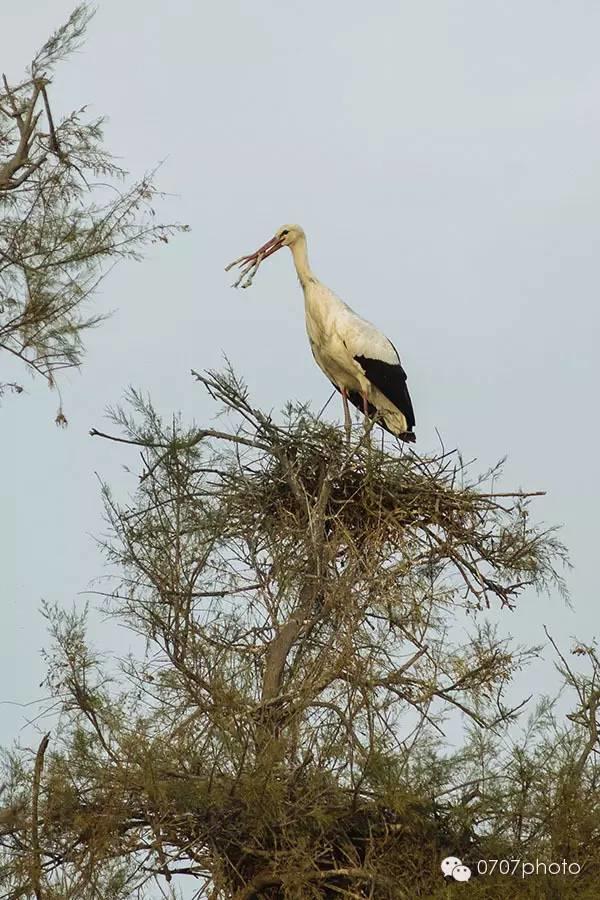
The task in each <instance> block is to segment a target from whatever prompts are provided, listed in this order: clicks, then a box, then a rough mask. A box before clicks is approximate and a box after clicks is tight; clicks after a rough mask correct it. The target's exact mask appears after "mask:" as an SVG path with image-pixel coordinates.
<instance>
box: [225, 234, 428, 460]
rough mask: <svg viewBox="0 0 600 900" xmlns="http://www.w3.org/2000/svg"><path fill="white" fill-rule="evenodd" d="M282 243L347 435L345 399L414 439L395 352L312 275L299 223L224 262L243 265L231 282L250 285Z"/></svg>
mask: <svg viewBox="0 0 600 900" xmlns="http://www.w3.org/2000/svg"><path fill="white" fill-rule="evenodd" d="M282 247H289V248H290V250H291V252H292V257H293V259H294V265H295V266H296V272H297V273H298V278H299V280H300V284H301V285H302V290H303V291H304V310H305V314H306V331H307V332H308V339H309V341H310V347H311V350H312V352H313V356H314V358H315V360H316V362H317V365H318V366H319V367H320V368H321V369H322V370H323V372H324V373H325V375H326V376H327V378H329V380H330V381H331V383H332V384H333V386H334V387H335V388H336V389H337V390H338V391H339V392H340V393H341V395H342V402H343V404H344V425H345V428H346V434H347V435H348V437H349V436H350V429H351V419H350V410H349V408H348V400H349V401H350V402H351V403H353V404H354V406H356V407H358V409H360V410H362V412H363V413H364V414H365V416H367V417H370V418H373V417H375V418H376V420H377V421H378V423H379V424H380V425H381V426H382V427H383V428H385V430H386V431H389V432H390V433H391V434H393V435H395V436H396V437H397V438H400V440H402V441H408V442H413V441H415V440H416V438H415V434H414V432H413V430H412V429H413V427H414V424H415V415H414V412H413V408H412V403H411V399H410V395H409V393H408V388H407V386H406V373H405V371H404V369H403V368H402V365H401V363H400V357H399V356H398V351H397V350H396V348H395V347H394V345H393V344H392V342H391V341H390V340H388V338H386V337H385V335H383V334H381V332H380V331H378V330H377V329H376V328H375V326H374V325H372V324H371V323H370V322H367V321H366V320H365V319H363V318H361V316H359V315H357V314H356V313H355V312H354V310H352V309H350V307H349V306H348V305H347V304H346V303H344V302H343V300H340V299H339V297H337V296H336V295H335V294H334V293H333V291H331V290H329V288H327V287H325V285H324V284H321V282H320V281H319V280H318V279H317V278H315V276H314V275H313V273H312V271H311V268H310V265H309V263H308V253H307V249H306V235H305V234H304V231H303V229H302V228H301V227H300V225H283V226H282V227H281V228H280V229H279V230H278V231H277V232H276V233H275V235H274V237H272V238H271V239H270V240H269V241H267V243H266V244H263V246H262V247H259V248H258V250H256V251H255V252H254V253H250V254H249V255H248V256H242V257H241V258H240V259H237V260H235V262H233V263H231V264H230V265H229V266H227V269H230V268H231V267H232V266H234V265H240V266H242V267H243V268H242V274H241V276H240V278H239V279H238V281H237V282H236V284H235V287H237V286H238V285H239V284H240V283H241V285H242V287H249V286H250V284H251V283H252V278H253V276H254V275H255V274H256V271H257V269H258V266H259V265H260V263H261V262H262V261H263V260H264V259H266V258H267V257H268V256H271V255H272V254H273V253H276V252H277V250H280V249H281V248H282ZM246 276H247V277H246ZM244 278H245V280H244Z"/></svg>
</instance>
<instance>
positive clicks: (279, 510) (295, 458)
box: [194, 373, 564, 606]
mask: <svg viewBox="0 0 600 900" xmlns="http://www.w3.org/2000/svg"><path fill="white" fill-rule="evenodd" d="M194 374H195V375H196V377H197V378H198V379H199V380H201V381H202V382H203V383H204V385H205V387H206V388H207V389H208V390H209V392H210V393H211V395H212V396H214V397H215V398H216V399H220V400H222V401H224V402H225V403H226V404H227V405H228V407H229V409H232V408H233V409H234V410H235V411H241V412H242V414H243V418H244V424H243V425H242V426H241V428H240V430H239V431H238V432H237V433H236V434H235V435H231V437H230V438H229V440H230V441H231V442H232V443H233V444H234V449H233V450H232V451H231V452H229V453H227V452H225V453H224V454H223V453H219V454H218V460H219V465H220V466H221V468H220V469H219V472H220V475H221V478H222V480H221V482H220V484H219V498H220V501H219V502H220V503H221V504H222V505H223V507H224V508H226V510H227V519H228V523H229V528H230V531H231V533H235V532H239V533H242V532H244V531H247V530H248V529H251V528H254V529H255V531H256V533H257V534H261V535H263V536H264V535H269V536H270V540H271V548H272V547H274V546H276V545H278V546H280V547H284V546H285V545H286V544H287V545H289V547H290V548H291V552H293V554H295V555H296V556H298V557H302V558H306V556H307V554H308V555H310V551H309V549H308V548H307V546H306V542H307V541H308V542H309V543H310V542H313V543H314V541H315V539H317V536H318V540H319V541H320V540H321V539H323V540H324V541H325V542H326V543H327V544H328V545H329V547H330V551H331V552H330V554H329V555H330V558H337V559H340V558H343V557H344V556H345V555H347V554H348V553H353V554H355V555H356V554H357V553H358V555H359V556H361V555H362V558H363V559H365V560H366V559H367V558H368V556H369V554H375V556H376V557H377V558H378V559H381V558H383V557H386V558H388V559H395V561H396V563H398V562H399V561H400V560H402V559H404V561H405V562H406V564H407V566H408V565H410V566H411V567H413V568H414V569H415V570H416V568H418V569H419V570H420V571H424V570H429V571H433V570H435V571H437V572H438V574H439V573H441V572H443V571H444V570H449V569H452V571H453V573H454V575H458V576H459V579H461V580H462V582H463V586H464V589H465V596H467V595H468V596H470V598H471V600H474V602H475V605H477V606H482V605H488V606H489V602H490V599H491V597H492V596H495V597H497V598H498V599H499V600H500V602H501V604H502V605H507V606H511V605H512V603H513V600H514V598H515V597H516V595H517V594H518V592H519V591H520V590H521V589H522V588H524V587H525V586H527V585H534V586H535V587H536V588H546V587H547V586H548V585H549V584H559V586H561V584H562V582H561V580H560V577H559V575H558V573H557V571H556V568H555V562H556V559H557V558H559V559H564V548H563V547H562V545H561V544H560V542H559V541H558V540H557V539H556V537H555V534H554V529H544V528H541V527H539V526H535V525H532V524H531V523H530V522H529V514H528V506H529V502H530V500H531V498H533V497H537V496H540V495H542V494H543V491H531V492H525V491H512V492H503V491H497V490H495V485H496V484H497V482H498V479H499V478H500V476H501V470H502V463H499V464H498V465H497V466H495V467H494V468H492V469H490V470H488V471H486V472H484V473H483V474H482V475H475V476H473V475H472V470H473V468H474V464H473V462H465V461H464V460H463V459H462V457H461V456H460V454H459V453H458V452H457V451H449V452H446V451H444V450H442V452H440V453H439V454H435V455H428V456H420V455H419V454H417V453H416V452H415V451H414V450H412V449H409V450H404V449H403V448H401V449H397V448H396V447H395V446H393V445H392V446H390V444H389V443H388V445H384V444H383V443H379V441H380V436H379V431H378V429H374V430H373V428H372V425H371V426H370V427H369V428H368V429H367V430H366V431H365V428H364V426H362V425H358V426H355V440H354V441H353V442H352V444H351V446H350V447H348V446H347V444H346V443H345V442H344V440H343V437H342V434H341V432H340V429H339V428H338V427H336V426H334V425H329V424H327V423H324V422H320V421H318V419H315V417H313V416H311V415H310V414H309V413H308V412H307V411H306V409H304V408H296V409H290V410H289V411H288V421H287V422H286V423H285V424H284V425H275V424H274V423H273V422H272V420H271V419H270V418H267V417H265V416H264V414H261V413H260V412H258V411H257V410H254V409H252V407H251V406H250V404H249V403H248V401H247V396H246V394H245V392H244V390H243V389H241V388H240V386H239V385H238V384H237V383H235V382H233V383H232V382H231V381H230V380H228V379H227V378H226V377H224V376H221V375H216V374H214V373H211V374H210V375H209V376H207V377H205V376H200V375H198V374H197V373H194ZM206 435H207V433H206V432H203V433H202V438H201V439H202V440H203V439H204V438H205V437H206ZM236 442H239V443H238V446H235V444H236ZM240 445H241V447H240ZM240 450H242V452H240ZM252 450H254V451H255V452H252ZM370 574H371V575H372V574H373V571H372V569H370Z"/></svg>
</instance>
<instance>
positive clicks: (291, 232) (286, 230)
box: [274, 225, 305, 249]
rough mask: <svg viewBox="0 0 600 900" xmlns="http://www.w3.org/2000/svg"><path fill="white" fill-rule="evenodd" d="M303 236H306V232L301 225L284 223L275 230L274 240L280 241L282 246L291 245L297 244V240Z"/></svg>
mask: <svg viewBox="0 0 600 900" xmlns="http://www.w3.org/2000/svg"><path fill="white" fill-rule="evenodd" d="M303 237H305V234H304V229H303V228H302V226H301V225H282V226H281V228H279V229H278V230H277V231H276V232H275V237H274V240H276V241H278V242H279V243H280V245H281V246H282V247H291V246H292V244H295V243H296V241H299V240H301V239H302V238H303ZM277 249H279V247H278V248H277Z"/></svg>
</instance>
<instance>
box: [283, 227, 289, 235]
mask: <svg viewBox="0 0 600 900" xmlns="http://www.w3.org/2000/svg"><path fill="white" fill-rule="evenodd" d="M286 234H289V231H288V230H287V228H286V229H285V230H284V231H282V232H281V237H285V236H286Z"/></svg>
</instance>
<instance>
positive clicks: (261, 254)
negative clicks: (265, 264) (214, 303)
mask: <svg viewBox="0 0 600 900" xmlns="http://www.w3.org/2000/svg"><path fill="white" fill-rule="evenodd" d="M283 246H284V244H283V238H282V237H278V235H275V237H272V238H271V240H269V241H267V243H266V244H263V245H262V247H259V248H258V250H255V251H254V253H249V254H248V256H240V258H239V259H234V261H233V262H231V263H229V265H228V266H226V267H225V271H226V272H229V270H230V269H232V268H233V267H234V266H239V267H240V269H241V273H240V277H239V278H238V280H237V281H235V282H234V283H233V284H232V285H231V286H232V287H243V288H248V287H250V285H251V284H252V279H253V278H254V276H255V275H256V273H257V272H258V267H259V266H260V264H261V262H262V261H263V259H267V257H269V256H271V255H272V254H273V253H276V252H277V251H278V250H281V248H282V247H283Z"/></svg>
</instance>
